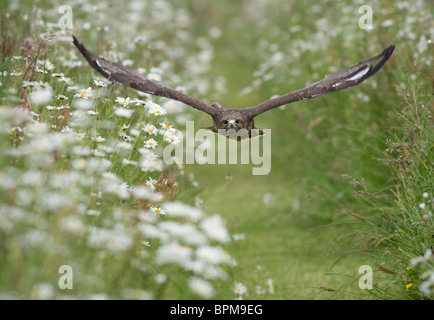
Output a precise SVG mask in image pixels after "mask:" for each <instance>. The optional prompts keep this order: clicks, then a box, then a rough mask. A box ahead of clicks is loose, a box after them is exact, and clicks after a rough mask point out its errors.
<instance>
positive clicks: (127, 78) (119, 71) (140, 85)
mask: <svg viewBox="0 0 434 320" xmlns="http://www.w3.org/2000/svg"><path fill="white" fill-rule="evenodd" d="M73 38H74V41H73V43H74V44H75V46H76V47H77V48H78V50H79V51H80V52H81V54H82V55H83V56H84V57H85V58H86V60H87V62H88V63H89V64H90V65H91V66H92V68H94V69H95V70H96V71H98V72H99V73H101V74H102V75H103V76H104V77H106V78H107V79H109V80H111V81H113V82H116V83H119V84H122V85H124V86H127V87H131V88H134V89H136V90H139V91H142V92H145V93H149V94H152V95H156V96H160V97H166V98H170V99H174V100H178V101H181V102H183V103H185V104H188V105H190V106H192V107H193V108H195V109H197V110H200V111H202V112H205V113H207V114H209V115H210V116H211V117H212V119H213V125H212V126H211V127H209V129H211V130H213V131H214V132H219V130H223V131H227V130H231V129H232V131H233V130H235V131H239V130H241V129H245V130H247V132H248V134H249V135H250V133H251V131H252V129H257V128H256V127H255V123H254V118H255V117H256V116H257V115H259V114H261V113H264V112H266V111H268V110H271V109H274V108H277V107H279V106H282V105H285V104H288V103H291V102H295V101H300V100H306V99H312V98H315V97H318V96H322V95H325V94H328V93H331V92H336V91H341V90H345V89H349V88H352V87H354V86H356V85H358V84H359V83H361V82H362V81H364V80H365V79H367V78H369V77H371V76H372V75H374V74H375V73H377V71H378V70H380V69H381V67H382V66H383V65H384V63H385V62H386V61H387V60H388V59H389V57H390V56H391V55H392V52H393V50H394V48H395V46H393V45H392V46H389V47H388V48H387V49H385V50H384V51H383V52H382V53H380V54H379V55H378V56H375V57H373V58H370V59H368V60H366V61H363V62H360V63H359V64H356V65H354V66H352V67H348V68H346V69H343V70H341V71H338V72H336V73H333V74H329V75H326V76H325V78H324V79H322V80H320V81H318V82H315V83H313V84H311V85H309V86H307V87H306V88H304V89H300V90H297V91H294V92H291V93H288V94H285V95H283V96H279V97H276V98H273V99H270V100H267V101H265V102H262V103H260V104H258V105H257V106H255V107H251V108H245V109H226V108H222V107H221V106H220V104H218V103H217V102H214V103H212V104H207V103H205V102H202V101H200V100H198V99H196V98H193V97H190V96H188V95H186V94H184V93H182V92H179V91H177V90H174V89H172V88H169V87H166V86H164V85H162V84H160V83H158V82H157V81H153V80H150V79H147V78H145V77H144V76H143V75H141V74H140V73H139V72H137V71H136V70H133V69H130V68H127V67H124V66H122V65H120V64H117V63H113V62H110V61H107V60H105V59H104V58H101V57H98V56H96V55H94V54H93V53H91V52H90V51H88V50H87V49H86V48H85V47H84V46H83V45H82V44H81V43H79V42H78V40H77V39H76V38H75V37H74V36H73ZM221 132H222V131H220V133H221ZM256 132H257V131H256Z"/></svg>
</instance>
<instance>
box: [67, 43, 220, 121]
mask: <svg viewBox="0 0 434 320" xmlns="http://www.w3.org/2000/svg"><path fill="white" fill-rule="evenodd" d="M73 39H74V40H73V43H74V45H75V46H76V47H77V49H78V50H79V51H80V52H81V54H82V55H83V56H84V57H85V58H86V60H87V62H88V63H89V64H90V65H91V67H92V68H94V69H95V70H96V71H98V72H99V73H101V74H102V75H103V76H104V77H106V78H107V79H109V80H111V81H113V82H116V83H119V84H122V85H124V86H127V87H131V88H133V89H136V90H139V91H142V92H145V93H149V94H152V95H155V96H160V97H166V98H170V99H174V100H178V101H181V102H183V103H185V104H188V105H190V106H192V107H193V108H195V109H198V110H200V111H203V112H205V113H207V114H209V115H211V116H213V115H214V114H215V113H216V108H214V107H212V106H210V105H208V104H207V103H204V102H202V101H200V100H198V99H196V98H193V97H190V96H188V95H186V94H184V93H182V92H179V91H177V90H175V89H172V88H169V87H166V86H164V85H162V84H160V83H158V82H157V81H153V80H150V79H147V78H145V77H144V76H143V75H141V74H140V73H139V72H137V71H136V70H133V69H130V68H127V67H124V66H122V65H120V64H117V63H113V62H110V61H107V60H106V59H104V58H101V57H98V56H96V55H94V54H93V53H92V52H90V51H89V50H87V49H86V48H85V47H84V46H83V45H82V44H81V43H79V42H78V40H77V39H76V38H75V37H74V36H73Z"/></svg>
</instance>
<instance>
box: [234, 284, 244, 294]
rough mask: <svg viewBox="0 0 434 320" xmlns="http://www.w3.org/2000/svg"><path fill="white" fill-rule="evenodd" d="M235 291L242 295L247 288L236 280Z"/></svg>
mask: <svg viewBox="0 0 434 320" xmlns="http://www.w3.org/2000/svg"><path fill="white" fill-rule="evenodd" d="M234 292H235V293H236V294H239V295H240V296H241V295H243V294H245V293H246V292H247V288H246V286H245V285H243V284H242V283H241V282H235V288H234Z"/></svg>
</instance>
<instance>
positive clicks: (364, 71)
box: [345, 67, 369, 80]
mask: <svg viewBox="0 0 434 320" xmlns="http://www.w3.org/2000/svg"><path fill="white" fill-rule="evenodd" d="M368 71H369V67H366V68H365V69H363V70H362V71H360V72H359V73H356V74H355V75H354V76H352V77H351V78H348V79H345V80H358V79H360V78H361V77H363V76H364V75H365V74H366V73H368Z"/></svg>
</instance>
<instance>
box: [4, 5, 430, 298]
mask: <svg viewBox="0 0 434 320" xmlns="http://www.w3.org/2000/svg"><path fill="white" fill-rule="evenodd" d="M62 5H67V6H69V7H64V8H62V9H61V10H59V9H60V8H61V7H62ZM62 5H60V4H59V3H57V2H56V1H51V0H41V1H39V2H37V3H35V2H33V1H29V0H20V1H19V0H15V1H8V0H7V1H2V2H1V4H0V19H1V20H0V28H1V29H0V98H1V103H0V298H1V299H258V300H261V299H286V300H290V299H308V300H312V299H404V300H411V299H421V300H427V299H432V298H433V296H434V264H433V259H434V258H433V255H432V254H433V242H434V238H433V237H434V218H433V211H434V184H433V181H434V179H433V176H434V173H433V168H434V165H433V162H434V156H433V146H434V130H433V129H434V121H433V118H432V114H433V111H434V102H433V93H434V92H433V90H434V88H433V84H434V72H433V68H432V65H433V61H434V59H433V58H434V54H433V53H434V45H433V42H432V41H433V40H432V39H434V10H433V5H432V4H431V3H430V1H428V0H417V1H412V2H410V1H386V0H384V1H380V0H373V1H369V2H366V3H365V2H363V1H337V2H336V1H315V2H313V1H312V2H309V1H303V2H301V1H287V0H285V1H284V0H276V1H271V0H237V1H229V0H224V1H212V2H211V1H199V0H176V1H175V0H147V1H137V0H136V1H135V0H132V1H126V2H122V3H120V2H107V1H91V2H89V1H84V0H74V1H72V0H71V1H68V3H64V4H62ZM363 5H368V6H369V7H370V8H371V9H372V14H373V15H372V28H371V29H364V28H362V27H363V23H367V22H369V21H368V20H366V19H364V18H363V15H364V14H366V11H363V10H362V11H359V9H360V7H362V6H363ZM68 10H70V11H68ZM68 12H70V13H71V14H72V15H71V16H67V15H66V16H65V14H68ZM361 19H362V20H361ZM361 21H362V22H363V23H362V24H360V22H361ZM72 35H75V36H76V37H77V38H78V39H79V41H80V42H83V44H84V45H85V46H86V47H87V48H88V49H89V50H91V51H92V52H94V53H97V54H99V55H101V56H104V57H105V58H107V59H108V60H111V61H114V62H119V63H122V64H123V65H125V66H129V67H131V68H134V69H138V70H139V72H140V73H142V74H143V75H144V76H146V77H148V78H149V79H153V80H156V81H159V82H161V83H163V84H165V85H167V86H170V87H172V88H176V89H178V90H180V91H183V92H185V93H187V94H188V95H191V96H193V97H197V98H199V99H200V100H203V101H205V102H207V103H212V102H214V101H217V102H219V103H220V104H221V105H222V106H224V107H233V108H243V107H250V106H254V105H257V104H259V103H260V102H262V101H265V100H267V99H270V98H271V97H274V96H277V95H282V94H285V93H288V92H291V91H294V90H297V89H300V88H303V87H305V86H306V85H307V84H309V83H312V82H315V81H318V80H320V79H322V78H323V77H324V75H326V74H329V73H332V72H336V71H338V70H340V69H342V68H345V67H347V66H350V65H354V64H356V63H358V62H359V61H362V60H365V59H367V58H369V57H372V56H374V55H376V54H378V53H380V52H381V51H382V50H383V49H385V48H386V47H388V46H389V45H391V44H395V46H396V48H395V51H394V53H393V55H392V57H391V58H390V59H389V61H387V62H386V64H385V65H384V67H383V68H382V69H381V70H380V71H379V72H378V73H377V74H376V75H375V76H374V77H372V78H370V79H368V80H366V81H365V82H363V83H362V84H360V85H358V86H357V87H355V88H352V89H350V90H346V91H343V92H338V93H333V94H330V95H327V96H323V97H318V98H316V99H312V100H306V101H300V102H296V103H293V104H289V105H286V106H282V107H279V108H277V109H275V110H272V111H269V112H267V113H264V114H262V115H260V116H259V117H258V118H257V119H256V124H257V125H258V126H259V127H262V128H269V129H271V130H272V131H271V169H270V172H269V173H268V174H265V175H253V174H252V168H254V167H255V165H254V164H227V165H222V164H202V165H201V164H198V163H194V164H167V163H165V161H163V152H164V150H165V148H167V147H168V146H170V145H171V144H174V145H176V144H178V143H182V141H180V140H179V139H178V137H179V135H178V133H180V132H181V133H182V132H184V131H185V129H186V128H185V126H186V123H187V121H192V120H194V123H195V128H196V129H198V128H200V127H206V126H209V125H211V118H209V116H207V115H205V114H203V113H200V112H198V111H196V110H194V109H193V108H191V107H189V106H186V105H184V104H182V103H179V102H176V101H172V100H168V99H165V98H159V97H155V96H152V95H149V94H145V93H140V92H137V91H135V90H133V89H129V88H125V87H122V86H120V85H117V84H112V83H111V82H109V81H106V80H105V79H104V78H103V77H102V76H101V75H99V74H98V73H96V72H95V71H94V70H93V69H92V68H91V67H90V66H89V65H88V64H87V62H86V61H85V60H84V58H83V57H82V56H81V55H80V53H79V52H78V50H77V49H76V48H75V47H74V46H73V44H72ZM260 139H262V138H260ZM361 267H367V268H368V269H367V270H372V273H369V272H368V273H364V272H363V271H361V270H362V269H361ZM363 270H366V269H363ZM368 284H372V286H367V285H368Z"/></svg>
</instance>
